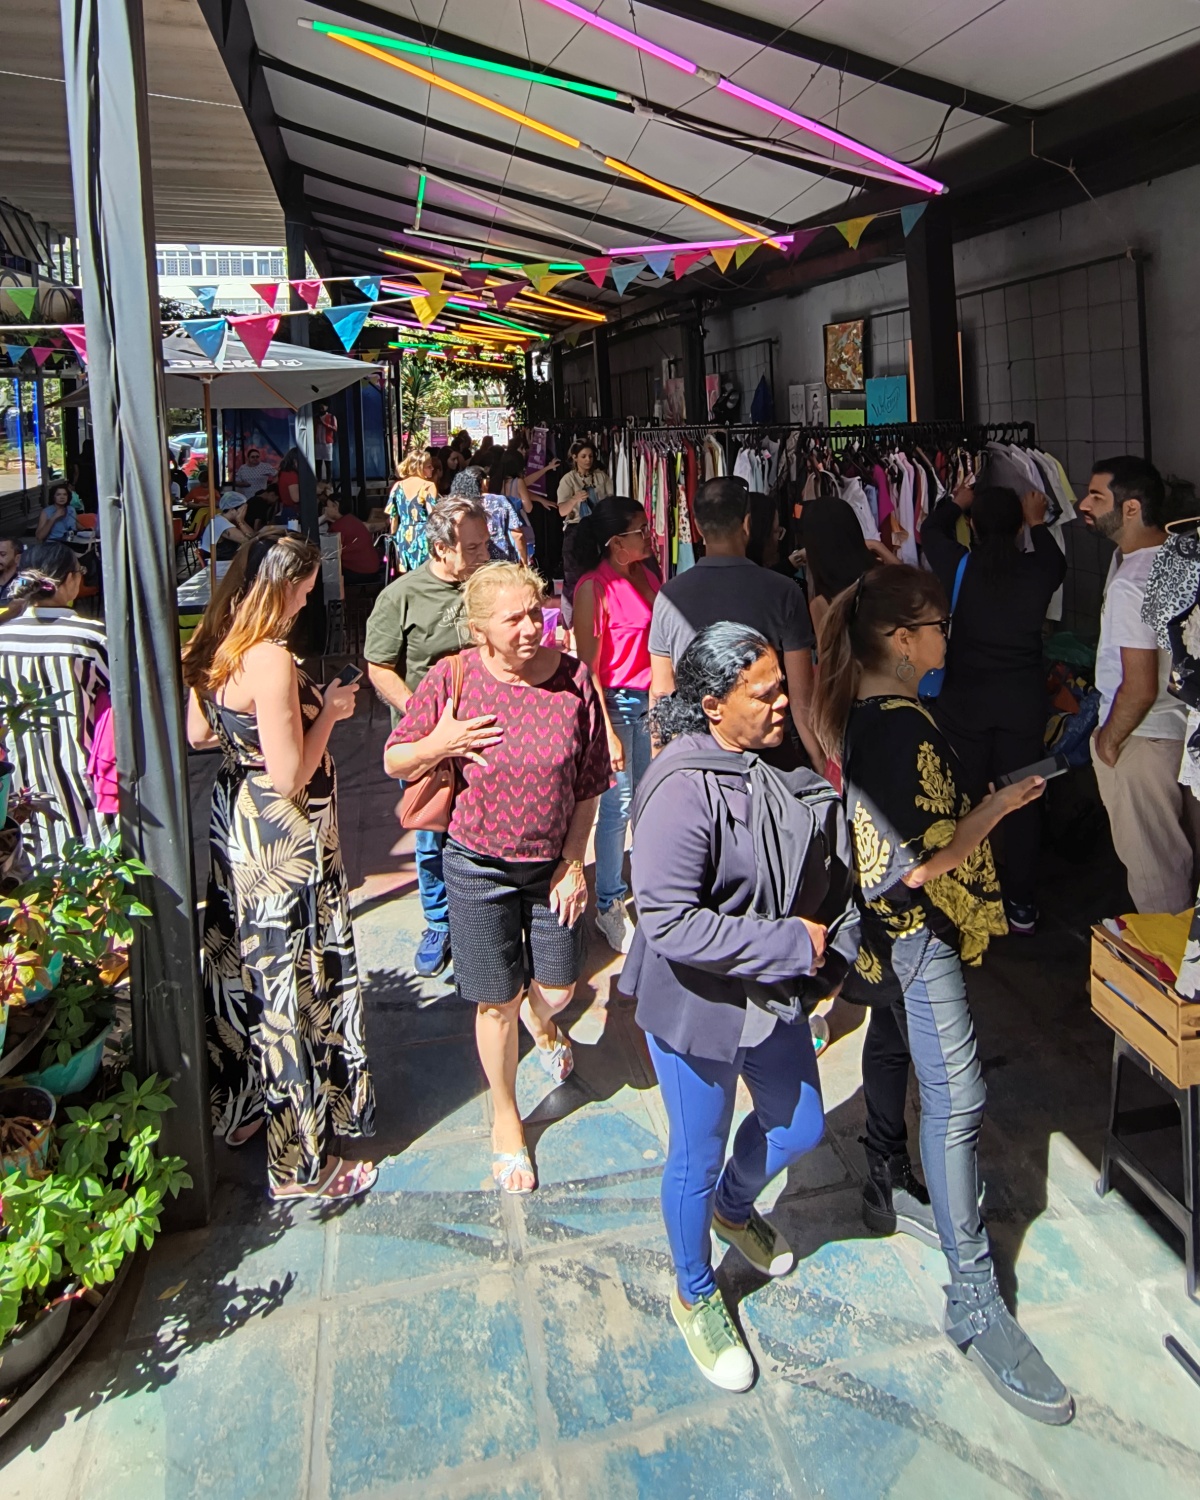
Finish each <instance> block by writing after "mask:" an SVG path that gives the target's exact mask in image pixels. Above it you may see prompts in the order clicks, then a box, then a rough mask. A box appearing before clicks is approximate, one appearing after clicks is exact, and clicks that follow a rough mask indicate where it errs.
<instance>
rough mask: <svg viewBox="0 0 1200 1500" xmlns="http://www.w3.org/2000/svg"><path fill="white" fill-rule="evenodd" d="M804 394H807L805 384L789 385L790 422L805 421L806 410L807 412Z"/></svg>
mask: <svg viewBox="0 0 1200 1500" xmlns="http://www.w3.org/2000/svg"><path fill="white" fill-rule="evenodd" d="M804 394H805V388H804V386H802V385H789V386H788V421H789V422H797V423H799V422H803V421H804V412H805V405H804Z"/></svg>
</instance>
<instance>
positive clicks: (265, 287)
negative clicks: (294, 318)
mask: <svg viewBox="0 0 1200 1500" xmlns="http://www.w3.org/2000/svg"><path fill="white" fill-rule="evenodd" d="M250 290H251V291H252V292H255V293H257V295H258V296H260V297H261V298H262V299H263V301H264V302H265V303H266V304H267V306H268V307H269V308H270V309H271V311H272V312H274V311H275V299H276V297H278V296H279V283H278V282H277V281H252V282H251V283H250Z"/></svg>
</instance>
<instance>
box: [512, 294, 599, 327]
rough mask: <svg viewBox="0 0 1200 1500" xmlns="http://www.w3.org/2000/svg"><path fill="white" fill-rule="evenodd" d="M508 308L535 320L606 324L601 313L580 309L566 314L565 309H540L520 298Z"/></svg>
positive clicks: (535, 304)
mask: <svg viewBox="0 0 1200 1500" xmlns="http://www.w3.org/2000/svg"><path fill="white" fill-rule="evenodd" d="M508 306H509V307H511V308H512V309H513V310H514V311H516V312H523V313H532V314H533V316H534V317H535V318H539V317H540V318H566V319H567V321H568V322H580V321H582V322H584V323H607V322H608V319H607V318H606V317H605V316H604V314H603V313H594V312H584V311H583V310H582V309H581V308H577V309H576V310H575V311H573V312H568V311H567V310H566V308H565V307H541V306H540V305H539V304H538V303H536V302H525V301H523V300H522V299H521V298H520V297H515V298H514V299H513V300H512V301H511V302H510V303H509V304H508Z"/></svg>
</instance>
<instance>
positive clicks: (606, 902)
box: [596, 688, 650, 911]
mask: <svg viewBox="0 0 1200 1500" xmlns="http://www.w3.org/2000/svg"><path fill="white" fill-rule="evenodd" d="M604 701H605V703H607V705H608V716H609V718H610V719H611V720H612V727H613V728H614V729H615V730H616V732H617V736H618V737H619V739H620V741H621V744H622V745H623V746H624V747H625V769H624V770H623V771H618V772H617V773H616V776H617V780H616V785H615V786H610V787H609V789H608V791H607V792H605V793H604V795H603V796H602V797H601V798H600V815H599V817H598V818H597V819H596V906H597V908H598V909H599V910H600V911H607V910H608V908H609V907H610V906H613V905H614V904H615V903H616V902H618V901H624V899H625V897H626V896H627V895H628V894H629V887H628V886H627V885H626V884H625V877H624V873H623V871H624V867H625V830H626V829H627V828H628V827H629V812H630V809H631V808H632V807H633V794H634V792H635V791H636V790H637V784H638V782H639V781H640V780H641V779H642V777H643V776H644V775H645V774H646V770H647V768H648V767H649V765H650V722H649V720H648V718H647V714H648V713H649V711H650V694H649V693H648V692H641V691H640V690H639V689H636V688H605V690H604Z"/></svg>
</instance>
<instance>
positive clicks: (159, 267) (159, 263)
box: [154, 255, 163, 276]
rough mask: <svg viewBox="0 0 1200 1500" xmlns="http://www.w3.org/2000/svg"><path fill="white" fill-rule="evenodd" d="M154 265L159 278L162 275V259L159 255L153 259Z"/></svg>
mask: <svg viewBox="0 0 1200 1500" xmlns="http://www.w3.org/2000/svg"><path fill="white" fill-rule="evenodd" d="M154 265H155V267H156V269H157V271H158V274H159V275H160V276H161V275H162V274H163V258H162V256H161V255H158V256H156V257H155V259H154Z"/></svg>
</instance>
